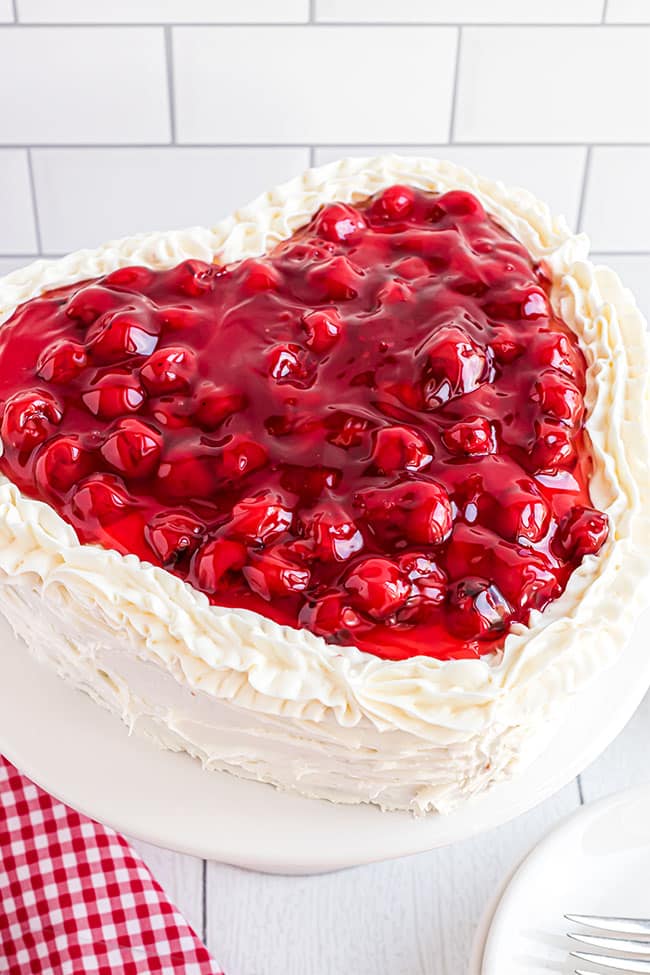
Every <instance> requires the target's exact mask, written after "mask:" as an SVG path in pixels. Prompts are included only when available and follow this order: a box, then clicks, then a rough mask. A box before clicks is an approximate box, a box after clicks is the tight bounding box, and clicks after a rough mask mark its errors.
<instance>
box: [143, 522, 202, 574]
mask: <svg viewBox="0 0 650 975" xmlns="http://www.w3.org/2000/svg"><path fill="white" fill-rule="evenodd" d="M205 533H206V527H205V525H204V523H203V522H202V521H200V520H199V519H198V518H196V517H195V516H194V515H192V514H190V513H189V512H186V511H162V512H160V513H159V514H157V515H155V516H154V518H152V519H151V521H150V522H149V524H147V525H146V526H145V530H144V536H145V538H146V540H147V542H148V543H149V545H150V546H151V548H152V549H153V550H154V552H155V553H156V555H157V556H158V558H159V559H160V561H161V563H162V564H163V565H169V564H170V563H172V564H173V563H175V562H177V561H178V560H179V559H180V558H182V557H183V556H184V555H191V553H192V552H194V551H195V550H196V549H197V548H198V546H199V545H200V543H201V540H202V539H203V538H204V536H205Z"/></svg>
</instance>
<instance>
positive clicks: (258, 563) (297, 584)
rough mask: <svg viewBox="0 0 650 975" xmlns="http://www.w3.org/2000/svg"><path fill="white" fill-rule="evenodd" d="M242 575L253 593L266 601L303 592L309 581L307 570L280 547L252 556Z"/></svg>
mask: <svg viewBox="0 0 650 975" xmlns="http://www.w3.org/2000/svg"><path fill="white" fill-rule="evenodd" d="M243 573H244V578H245V579H246V581H247V583H248V585H249V586H250V588H251V589H252V590H253V592H256V593H257V594H258V596H261V597H262V599H265V600H267V601H269V600H271V599H273V598H274V597H282V596H291V595H292V594H293V593H296V592H304V591H305V589H306V588H307V586H308V585H309V579H310V572H309V569H308V568H307V567H306V566H304V565H300V564H298V563H297V562H296V560H295V559H294V558H291V556H290V554H289V553H288V552H287V550H286V548H285V549H284V550H283V548H282V546H280V545H277V546H275V547H274V548H271V549H269V550H268V551H265V552H262V553H261V554H260V555H253V556H252V557H251V561H250V563H249V564H248V565H245V566H244V569H243Z"/></svg>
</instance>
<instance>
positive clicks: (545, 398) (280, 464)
mask: <svg viewBox="0 0 650 975" xmlns="http://www.w3.org/2000/svg"><path fill="white" fill-rule="evenodd" d="M584 392H585V361H584V358H583V356H582V353H581V351H580V349H579V347H578V344H577V341H576V339H575V337H574V336H573V334H572V333H571V331H570V330H569V328H568V327H567V326H566V325H565V324H563V322H561V321H560V320H558V319H557V318H556V317H554V315H553V313H552V311H551V309H550V306H549V300H548V282H547V281H546V280H545V279H544V277H543V276H542V274H541V272H540V270H539V269H538V268H537V267H536V266H535V265H534V263H533V262H532V260H531V258H530V256H529V255H528V254H527V252H526V250H525V249H524V248H523V246H522V245H521V244H519V243H518V242H517V241H516V240H514V239H513V238H512V237H511V236H510V235H509V234H508V233H506V232H505V231H504V230H503V229H502V228H501V227H499V226H498V225H497V224H496V223H495V222H494V220H492V219H491V218H490V217H488V216H487V215H486V213H485V211H484V210H483V208H482V206H481V204H480V203H479V202H478V200H477V199H476V198H475V197H473V196H472V195H471V194H469V193H465V192H459V191H453V192H449V193H446V194H444V195H442V196H440V195H433V194H428V193H424V192H420V191H417V190H414V189H411V188H409V187H406V186H392V187H390V188H389V189H387V190H385V191H383V192H382V193H379V194H378V195H377V196H375V197H373V198H372V199H371V200H367V201H364V202H362V203H360V204H357V205H355V206H351V205H347V204H341V203H334V204H331V205H328V206H325V207H323V208H322V209H321V210H320V211H319V212H318V213H317V214H316V215H315V216H314V218H313V219H312V220H311V222H310V223H309V224H308V225H307V226H305V227H303V228H301V229H300V230H298V231H297V232H296V233H295V234H294V235H293V236H292V237H290V238H289V239H288V240H285V241H283V242H281V243H280V244H278V245H277V246H276V247H275V248H274V250H273V251H272V252H271V253H270V254H268V255H266V256H264V257H260V258H255V259H247V260H244V261H240V262H239V263H237V264H233V265H231V266H228V267H218V266H216V265H209V264H205V263H202V262H200V261H195V260H194V261H186V262H184V263H183V264H180V265H178V266H177V267H175V268H173V269H171V270H167V271H158V272H156V271H152V270H149V269H147V268H144V267H125V268H121V269H120V270H117V271H114V272H113V273H112V274H109V275H107V276H106V277H103V278H100V279H98V280H95V281H87V282H84V283H81V284H75V285H72V286H71V287H66V288H60V289H58V290H56V291H52V292H49V293H46V294H44V295H42V297H39V298H36V299H33V300H32V301H29V302H27V303H26V304H24V305H22V306H21V307H20V308H19V309H18V310H17V311H16V312H15V314H14V315H13V317H12V318H11V319H10V321H9V322H8V323H6V324H5V325H3V326H2V329H1V330H0V404H1V406H2V426H1V436H2V443H3V447H4V453H3V456H2V459H1V460H0V467H1V469H2V471H3V472H4V473H5V474H6V475H7V476H8V477H9V478H10V479H11V480H12V481H14V482H15V483H16V484H17V485H18V487H19V488H20V489H21V490H22V491H23V492H24V493H25V494H27V495H29V496H30V497H34V498H39V499H41V500H43V501H46V502H47V503H48V504H50V505H51V506H52V507H53V508H55V509H56V511H57V512H59V514H60V515H61V516H62V517H63V518H64V519H65V520H66V521H67V522H69V523H70V524H71V525H72V526H73V527H74V528H75V530H76V532H77V534H78V536H79V538H80V540H81V541H82V542H84V543H99V544H100V545H103V546H105V547H107V548H112V549H116V550H117V551H118V552H121V553H123V554H126V553H129V552H131V553H135V554H136V555H138V556H139V557H140V558H142V559H146V560H148V561H149V562H153V563H155V564H157V565H161V566H164V567H165V568H167V569H168V570H169V571H170V572H173V573H174V574H175V575H178V576H180V577H181V578H182V579H184V580H186V581H187V582H189V583H191V585H192V586H194V587H195V588H196V589H199V590H201V591H202V592H204V593H206V594H207V596H208V597H209V599H210V600H211V601H213V602H214V603H217V604H219V605H222V606H231V607H240V608H244V609H250V610H255V611H257V612H259V613H261V614H263V615H264V616H267V617H270V618H271V619H274V620H276V621H278V622H280V623H285V624H289V625H290V626H293V627H300V628H306V629H308V630H311V632H312V633H315V634H318V635H320V636H322V637H324V638H325V639H326V640H327V641H328V642H330V643H338V644H356V646H358V647H360V648H362V649H363V650H367V651H369V652H370V653H374V654H377V655H378V656H381V657H388V658H394V659H399V658H404V657H410V656H414V655H416V654H426V655H428V656H433V657H439V658H448V657H471V656H476V655H478V654H482V653H486V652H488V651H490V650H493V649H494V648H495V647H497V646H499V645H500V644H501V643H502V642H503V639H504V636H505V634H507V632H508V630H509V629H510V627H511V625H512V624H513V623H515V622H523V623H525V622H527V620H528V618H529V615H530V612H531V610H542V609H544V607H545V606H546V605H547V604H548V603H549V602H550V601H551V600H553V599H555V598H557V597H558V596H559V595H560V593H561V592H562V591H563V590H564V588H565V586H566V584H567V580H568V579H569V576H570V575H571V573H572V572H573V570H574V569H575V568H576V566H577V565H578V564H579V563H580V562H581V560H582V559H583V558H584V556H586V555H590V554H595V553H596V552H598V550H599V549H600V547H601V546H602V544H603V542H604V541H605V539H606V537H607V533H608V521H607V517H606V515H604V514H602V513H601V512H599V511H596V510H594V509H593V508H592V507H591V505H590V499H589V490H588V483H589V477H590V473H591V462H590V458H589V453H588V449H587V444H586V442H585V436H584V432H583V422H584Z"/></svg>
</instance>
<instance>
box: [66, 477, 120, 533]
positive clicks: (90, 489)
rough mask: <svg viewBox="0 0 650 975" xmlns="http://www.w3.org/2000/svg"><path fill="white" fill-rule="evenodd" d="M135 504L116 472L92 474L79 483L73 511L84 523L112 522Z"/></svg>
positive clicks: (74, 496) (73, 497) (102, 523)
mask: <svg viewBox="0 0 650 975" xmlns="http://www.w3.org/2000/svg"><path fill="white" fill-rule="evenodd" d="M132 506H133V499H132V498H131V497H130V496H129V493H128V491H127V490H126V487H125V486H124V482H123V481H122V480H121V478H119V477H117V476H116V475H114V474H90V475H89V476H88V477H86V478H84V479H83V480H82V481H80V482H79V484H78V485H77V489H76V490H75V492H74V494H73V496H72V511H73V514H74V515H75V516H76V517H77V518H79V519H80V520H81V521H82V522H84V524H88V523H91V524H92V522H98V523H99V524H100V525H105V524H110V522H112V521H115V520H116V519H118V518H123V517H124V515H125V514H126V513H127V512H128V511H129V509H130V508H131V507H132Z"/></svg>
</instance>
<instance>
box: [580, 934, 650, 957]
mask: <svg viewBox="0 0 650 975" xmlns="http://www.w3.org/2000/svg"><path fill="white" fill-rule="evenodd" d="M569 937H570V938H572V939H573V941H579V942H580V943H581V944H583V945H589V947H590V948H604V949H605V951H628V952H631V953H632V954H635V955H641V956H646V957H650V941H634V940H632V939H628V938H600V937H596V936H594V935H591V934H569Z"/></svg>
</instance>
